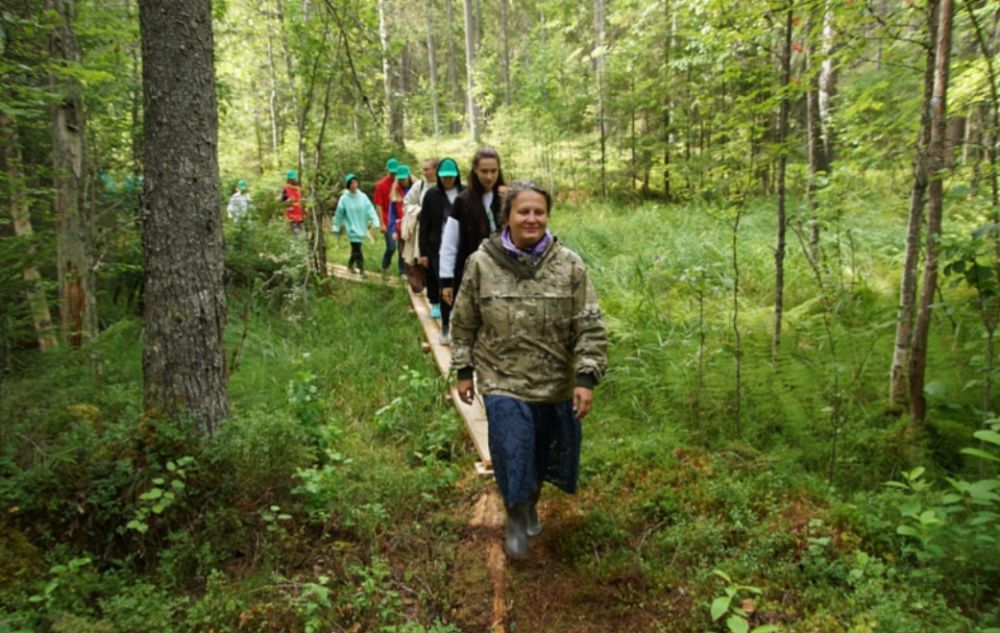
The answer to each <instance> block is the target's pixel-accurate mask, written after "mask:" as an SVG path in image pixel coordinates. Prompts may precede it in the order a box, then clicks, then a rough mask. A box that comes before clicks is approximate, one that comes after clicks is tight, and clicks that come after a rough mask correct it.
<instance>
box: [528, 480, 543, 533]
mask: <svg viewBox="0 0 1000 633" xmlns="http://www.w3.org/2000/svg"><path fill="white" fill-rule="evenodd" d="M541 492H542V491H541V490H539V491H538V492H536V493H535V494H534V495H533V496H532V497H531V501H529V502H528V511H527V513H526V514H525V517H524V518H525V525H524V532H525V534H527V535H528V538H535V537H537V536H538V535H539V534H541V533H542V522H541V521H539V520H538V510H537V506H538V497H539V495H540V494H541Z"/></svg>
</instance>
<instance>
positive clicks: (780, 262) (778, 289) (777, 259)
mask: <svg viewBox="0 0 1000 633" xmlns="http://www.w3.org/2000/svg"><path fill="white" fill-rule="evenodd" d="M792 13H793V12H792V2H791V0H789V2H788V4H787V8H786V9H785V45H784V48H783V49H782V51H781V105H780V107H779V109H778V146H779V148H780V150H779V154H778V222H777V224H778V235H777V239H776V243H775V246H774V338H773V340H772V341H771V362H773V363H774V365H775V366H777V364H778V357H779V356H778V353H779V351H780V349H781V319H782V316H783V311H784V301H785V229H786V228H787V225H788V221H787V219H786V217H785V169H786V168H787V167H788V148H787V147H786V143H787V137H788V110H789V101H788V89H789V83H790V82H791V72H792V71H791V69H792V18H793V17H794V16H793V15H792Z"/></svg>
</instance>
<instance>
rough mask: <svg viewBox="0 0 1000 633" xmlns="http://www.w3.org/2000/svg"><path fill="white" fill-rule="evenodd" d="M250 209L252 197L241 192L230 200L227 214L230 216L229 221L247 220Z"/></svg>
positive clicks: (237, 192)
mask: <svg viewBox="0 0 1000 633" xmlns="http://www.w3.org/2000/svg"><path fill="white" fill-rule="evenodd" d="M249 209H250V196H249V195H248V194H245V193H243V192H242V191H239V190H237V191H236V193H234V194H233V195H232V197H231V198H229V204H228V205H226V213H228V214H229V219H230V220H232V221H233V222H237V221H239V220H242V219H244V218H246V216H247V211H248V210H249ZM246 219H249V218H246Z"/></svg>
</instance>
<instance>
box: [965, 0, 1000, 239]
mask: <svg viewBox="0 0 1000 633" xmlns="http://www.w3.org/2000/svg"><path fill="white" fill-rule="evenodd" d="M964 4H965V9H966V12H967V13H968V14H969V20H970V21H971V22H972V26H973V27H974V28H975V31H976V43H977V45H978V46H979V52H980V53H981V54H982V56H983V60H984V61H985V62H986V69H987V75H986V79H987V80H988V81H989V86H990V103H989V125H988V126H985V127H987V128H988V131H987V133H986V156H987V158H989V161H990V202H991V206H992V209H993V213H991V214H990V219H991V220H992V221H993V222H994V223H997V222H1000V189H998V183H1000V174H997V140H998V139H997V137H998V135H1000V87H998V86H997V83H998V73H997V69H996V67H995V66H994V63H993V57H994V55H995V51H994V50H993V47H992V46H991V44H990V42H988V41H987V39H986V36H985V34H984V33H983V27H982V25H981V24H980V23H979V20H978V19H977V18H976V12H975V11H974V10H973V8H972V4H971V2H965V3H964ZM994 16H995V18H994V19H996V20H997V23H1000V13H995V14H994ZM996 34H997V32H996V31H994V33H993V35H994V37H995V36H996ZM970 126H971V117H970Z"/></svg>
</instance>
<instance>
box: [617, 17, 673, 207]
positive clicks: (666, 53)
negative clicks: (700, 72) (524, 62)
mask: <svg viewBox="0 0 1000 633" xmlns="http://www.w3.org/2000/svg"><path fill="white" fill-rule="evenodd" d="M663 8H664V12H665V15H664V20H665V21H664V24H665V28H666V31H667V34H666V37H664V38H663V68H664V72H666V73H670V54H671V52H672V50H671V49H672V48H673V44H674V19H673V16H672V15H671V11H670V0H664V2H663ZM672 92H673V91H671V90H669V89H668V90H666V93H667V96H666V97H665V98H664V102H663V197H664V199H666V200H670V198H671V196H672V193H671V190H670V143H671V141H672V138H671V137H672V136H673V133H672V131H671V117H672V116H673V104H672V103H671V99H672V96H671V95H672ZM602 114H603V109H602ZM602 141H603V136H602ZM602 149H603V147H602ZM602 168H603V164H602ZM605 195H607V190H605Z"/></svg>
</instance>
